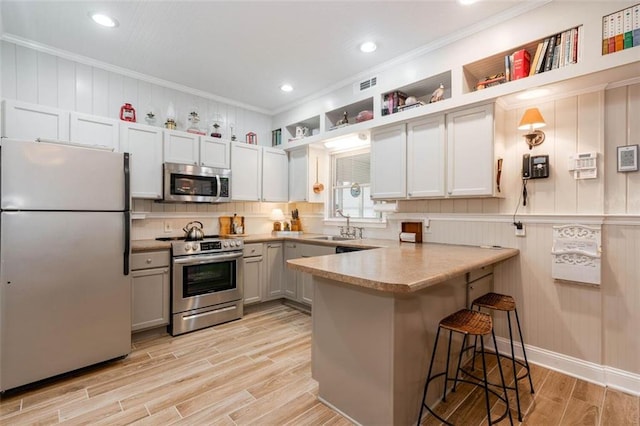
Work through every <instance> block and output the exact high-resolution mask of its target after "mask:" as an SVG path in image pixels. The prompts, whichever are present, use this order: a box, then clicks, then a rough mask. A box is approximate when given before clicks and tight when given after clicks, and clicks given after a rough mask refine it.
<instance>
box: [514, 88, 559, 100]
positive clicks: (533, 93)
mask: <svg viewBox="0 0 640 426" xmlns="http://www.w3.org/2000/svg"><path fill="white" fill-rule="evenodd" d="M550 93H551V91H550V90H549V89H533V90H527V91H525V92H522V93H520V94H519V95H517V96H516V98H518V99H536V98H541V97H543V96H547V95H548V94H550Z"/></svg>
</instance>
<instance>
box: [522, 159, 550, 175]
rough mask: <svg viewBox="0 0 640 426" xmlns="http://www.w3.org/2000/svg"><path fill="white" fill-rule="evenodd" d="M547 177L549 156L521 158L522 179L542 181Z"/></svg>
mask: <svg viewBox="0 0 640 426" xmlns="http://www.w3.org/2000/svg"><path fill="white" fill-rule="evenodd" d="M548 177H549V156H548V155H529V154H524V155H523V156H522V179H542V178H548Z"/></svg>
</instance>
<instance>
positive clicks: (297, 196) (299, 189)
mask: <svg viewBox="0 0 640 426" xmlns="http://www.w3.org/2000/svg"><path fill="white" fill-rule="evenodd" d="M307 152H308V150H307V148H306V147H303V148H299V149H294V150H293V151H289V201H291V202H296V201H308V199H309V197H308V193H309V190H308V181H307V175H308V173H307V169H308V167H307V163H308V161H309V157H308V154H307Z"/></svg>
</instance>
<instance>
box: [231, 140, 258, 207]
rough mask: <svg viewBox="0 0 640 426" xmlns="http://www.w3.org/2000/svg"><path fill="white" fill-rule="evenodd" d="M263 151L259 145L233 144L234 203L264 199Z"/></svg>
mask: <svg viewBox="0 0 640 426" xmlns="http://www.w3.org/2000/svg"><path fill="white" fill-rule="evenodd" d="M261 176H262V149H261V147H259V146H258V145H249V144H246V143H241V142H232V143H231V197H232V198H233V200H234V201H260V199H261V198H262V191H261V182H260V178H261Z"/></svg>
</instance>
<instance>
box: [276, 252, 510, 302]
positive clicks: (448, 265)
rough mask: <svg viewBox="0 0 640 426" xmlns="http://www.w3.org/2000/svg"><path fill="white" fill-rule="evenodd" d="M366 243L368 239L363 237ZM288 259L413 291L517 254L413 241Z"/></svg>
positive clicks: (296, 265)
mask: <svg viewBox="0 0 640 426" xmlns="http://www.w3.org/2000/svg"><path fill="white" fill-rule="evenodd" d="M361 241H362V242H363V243H365V242H366V240H361ZM388 242H389V243H391V244H389V245H388V246H387V247H383V248H378V249H375V250H366V251H357V252H351V253H343V254H337V255H331V256H318V257H309V258H301V259H292V260H288V261H287V264H288V267H290V268H292V269H296V270H299V271H302V272H307V273H310V274H312V275H315V276H319V277H323V278H327V279H330V280H334V281H339V282H343V283H348V284H352V285H355V286H359V287H365V288H369V289H373V290H379V291H382V292H385V293H413V292H416V291H419V290H422V289H424V288H427V287H430V286H432V285H434V284H438V283H441V282H444V281H447V280H449V279H451V278H455V277H458V276H461V275H464V274H465V273H467V272H471V271H473V270H476V269H479V268H482V267H485V266H489V265H492V264H495V263H498V262H500V261H503V260H506V259H509V258H511V257H514V256H517V255H518V254H519V253H520V251H519V250H517V249H513V248H503V247H486V248H485V247H477V246H460V245H448V244H433V243H427V244H413V243H395V242H393V241H388Z"/></svg>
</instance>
